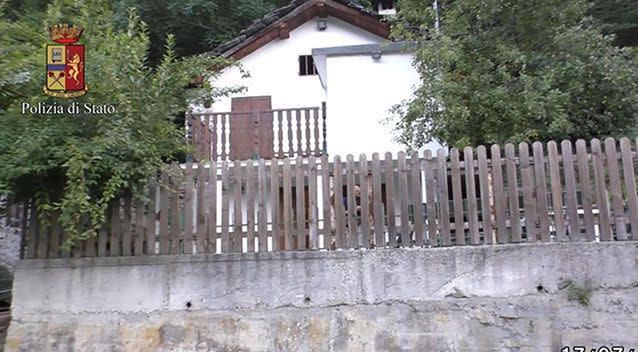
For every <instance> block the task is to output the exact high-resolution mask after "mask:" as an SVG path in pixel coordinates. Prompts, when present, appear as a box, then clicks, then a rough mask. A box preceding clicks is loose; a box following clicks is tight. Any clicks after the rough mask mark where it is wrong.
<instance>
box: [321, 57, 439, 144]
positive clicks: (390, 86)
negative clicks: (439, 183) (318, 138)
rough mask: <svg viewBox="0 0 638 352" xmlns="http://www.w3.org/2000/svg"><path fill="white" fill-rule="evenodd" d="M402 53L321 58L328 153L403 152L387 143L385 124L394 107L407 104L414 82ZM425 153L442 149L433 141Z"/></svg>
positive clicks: (389, 134) (409, 60) (415, 77)
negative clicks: (375, 58)
mask: <svg viewBox="0 0 638 352" xmlns="http://www.w3.org/2000/svg"><path fill="white" fill-rule="evenodd" d="M412 58H413V56H412V55H410V54H407V53H391V54H386V53H384V54H382V56H381V59H379V60H374V59H373V58H372V57H371V55H370V54H355V55H335V56H328V57H327V58H326V77H325V80H326V82H325V83H326V94H327V99H326V101H327V106H328V108H327V111H328V152H329V153H330V154H333V153H334V154H339V155H346V154H354V155H358V154H360V153H366V154H367V155H371V154H372V153H374V152H379V153H380V154H382V153H384V152H388V151H389V152H392V153H393V154H394V153H396V152H398V151H400V150H405V147H404V146H402V145H401V144H399V143H397V142H395V141H394V140H393V138H392V128H393V126H392V124H388V123H385V121H386V120H387V118H388V117H389V116H390V114H389V110H390V108H392V106H393V105H395V104H398V103H400V102H401V101H402V100H405V99H408V98H409V97H410V96H411V95H412V92H413V90H414V87H415V86H416V85H417V84H418V83H419V75H418V73H417V72H416V70H415V69H414V67H413V66H412ZM426 148H429V149H433V150H436V149H438V148H441V145H440V144H439V143H436V142H432V143H430V144H428V145H427V146H426Z"/></svg>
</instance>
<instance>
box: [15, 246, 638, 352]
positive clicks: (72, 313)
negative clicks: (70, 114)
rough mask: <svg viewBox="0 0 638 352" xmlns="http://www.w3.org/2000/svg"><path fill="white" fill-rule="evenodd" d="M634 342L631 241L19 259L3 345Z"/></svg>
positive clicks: (200, 347) (252, 347) (552, 347)
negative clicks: (10, 318)
mask: <svg viewBox="0 0 638 352" xmlns="http://www.w3.org/2000/svg"><path fill="white" fill-rule="evenodd" d="M611 344H620V345H625V346H627V347H629V346H633V347H635V348H638V243H636V242H626V243H565V244H559V243H553V244H530V245H528V244H521V245H503V246H491V247H488V246H481V247H469V246H468V247H456V248H440V249H387V250H358V251H338V252H288V253H257V254H241V255H240V254H236V255H232V254H231V255H209V256H205V255H194V256H181V257H180V256H157V257H146V258H145V257H140V258H119V259H118V258H101V259H71V260H69V259H65V260H47V261H39V260H32V261H21V262H18V264H17V266H16V268H15V274H14V302H13V321H12V323H11V327H10V329H9V336H8V338H7V343H6V350H7V351H58V350H59V351H95V352H99V351H246V352H249V351H250V352H252V351H558V350H559V349H560V348H561V347H562V346H565V345H586V346H592V347H593V346H596V347H597V346H599V345H611Z"/></svg>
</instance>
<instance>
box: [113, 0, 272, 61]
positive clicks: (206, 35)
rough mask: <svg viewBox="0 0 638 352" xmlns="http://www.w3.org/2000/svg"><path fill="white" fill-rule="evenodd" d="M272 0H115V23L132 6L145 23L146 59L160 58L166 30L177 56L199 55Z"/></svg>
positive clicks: (245, 23)
mask: <svg viewBox="0 0 638 352" xmlns="http://www.w3.org/2000/svg"><path fill="white" fill-rule="evenodd" d="M274 2H276V1H274V0H271V1H263V0H239V1H227V0H213V1H211V0H189V1H183V0H118V1H116V2H115V6H116V16H117V18H118V21H117V22H118V23H126V21H127V14H128V11H129V9H131V8H134V9H136V10H137V11H138V13H139V14H140V17H141V19H142V20H143V21H144V22H145V23H146V24H147V25H148V34H149V38H150V43H151V45H150V52H149V60H150V62H151V64H155V63H157V62H159V61H160V59H161V57H162V55H163V53H164V47H163V45H161V44H162V42H163V41H164V39H165V36H166V33H173V34H174V35H175V42H176V46H175V52H176V54H177V55H178V57H183V56H189V55H193V54H200V53H204V52H207V51H210V50H212V49H214V48H215V47H216V46H217V45H219V44H221V43H223V42H224V41H226V40H229V39H232V38H233V37H234V36H235V35H237V34H238V33H239V31H240V30H241V29H243V28H244V27H247V26H248V25H249V24H250V23H251V22H252V21H253V20H255V19H256V18H259V17H261V16H263V15H264V14H266V13H267V12H268V11H270V10H272V9H273V8H274V7H275V4H273V3H274Z"/></svg>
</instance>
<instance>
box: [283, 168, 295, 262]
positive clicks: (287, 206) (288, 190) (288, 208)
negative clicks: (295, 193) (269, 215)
mask: <svg viewBox="0 0 638 352" xmlns="http://www.w3.org/2000/svg"><path fill="white" fill-rule="evenodd" d="M283 214H284V220H283V221H284V247H283V250H286V251H290V250H293V249H294V245H293V243H294V242H293V238H292V236H293V227H292V218H293V214H292V175H291V174H290V159H288V158H286V159H284V209H283Z"/></svg>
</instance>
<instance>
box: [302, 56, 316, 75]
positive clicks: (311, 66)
mask: <svg viewBox="0 0 638 352" xmlns="http://www.w3.org/2000/svg"><path fill="white" fill-rule="evenodd" d="M316 74H317V68H316V67H315V61H314V60H313V59H312V55H299V76H311V75H316Z"/></svg>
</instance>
